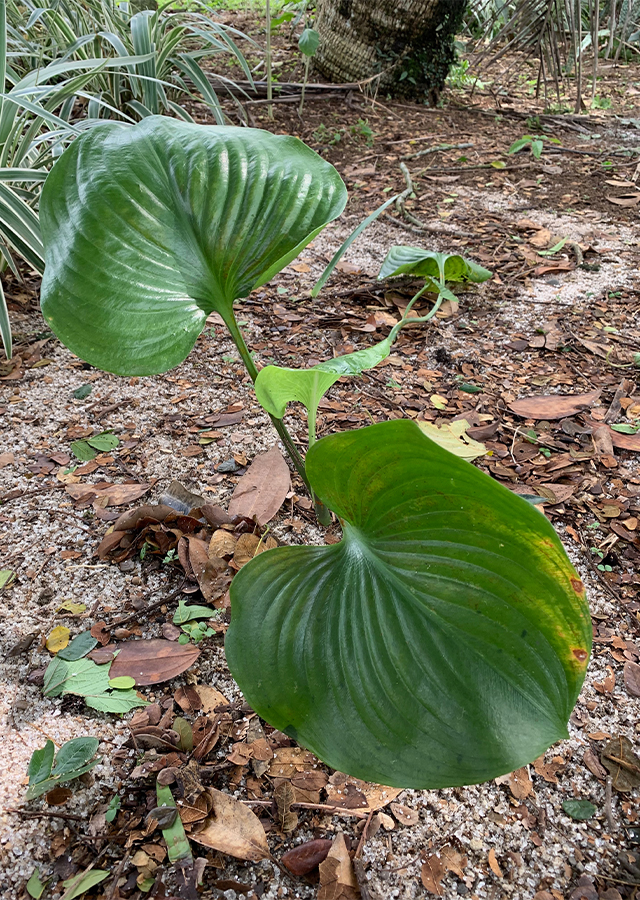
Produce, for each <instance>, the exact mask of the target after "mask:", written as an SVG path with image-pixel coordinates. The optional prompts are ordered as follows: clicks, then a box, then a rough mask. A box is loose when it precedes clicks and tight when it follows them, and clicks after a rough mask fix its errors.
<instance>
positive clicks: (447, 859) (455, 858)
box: [440, 845, 469, 878]
mask: <svg viewBox="0 0 640 900" xmlns="http://www.w3.org/2000/svg"><path fill="white" fill-rule="evenodd" d="M440 858H441V859H442V861H443V863H444V864H445V866H446V867H447V869H448V870H449V871H450V872H453V873H454V875H457V876H458V878H464V868H465V866H466V865H467V863H468V862H469V860H468V858H467V857H466V856H465V855H464V853H460V852H459V851H458V850H454V848H453V847H450V846H449V845H447V846H446V847H443V848H442V850H441V851H440Z"/></svg>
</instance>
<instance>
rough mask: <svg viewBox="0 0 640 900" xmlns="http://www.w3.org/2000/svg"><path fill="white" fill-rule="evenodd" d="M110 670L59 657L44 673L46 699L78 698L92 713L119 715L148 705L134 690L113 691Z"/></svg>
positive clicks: (89, 663)
mask: <svg viewBox="0 0 640 900" xmlns="http://www.w3.org/2000/svg"><path fill="white" fill-rule="evenodd" d="M109 669H110V666H108V665H103V666H99V665H97V664H96V663H94V662H93V660H91V659H78V660H75V661H71V662H68V661H66V660H63V659H60V657H56V658H55V659H52V660H51V662H50V663H49V665H48V666H47V669H46V671H45V673H44V684H43V691H44V695H45V697H59V696H60V695H62V694H79V695H80V696H81V697H84V701H85V703H86V704H87V706H90V707H91V708H92V709H97V710H100V712H112V713H120V714H122V713H126V712H129V710H131V709H134V708H135V707H136V706H147V705H148V704H147V701H146V700H143V699H142V698H140V697H138V695H137V693H136V691H134V690H110V686H109Z"/></svg>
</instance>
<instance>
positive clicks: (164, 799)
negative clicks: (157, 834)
mask: <svg viewBox="0 0 640 900" xmlns="http://www.w3.org/2000/svg"><path fill="white" fill-rule="evenodd" d="M156 793H157V796H158V807H160V808H161V807H163V806H174V807H175V805H176V801H175V800H174V799H173V794H172V793H171V788H170V787H167V786H166V785H161V784H156ZM162 837H163V838H164V839H165V843H166V845H167V853H168V856H169V862H172V863H175V862H177V861H178V860H179V859H192V854H191V847H190V846H189V841H188V839H187V835H186V834H185V830H184V827H183V825H182V821H181V819H180V816H176V817H175V819H174V820H173V823H172V824H171V825H169V826H168V827H167V828H163V829H162Z"/></svg>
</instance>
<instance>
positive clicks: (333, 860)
mask: <svg viewBox="0 0 640 900" xmlns="http://www.w3.org/2000/svg"><path fill="white" fill-rule="evenodd" d="M319 869H320V888H319V890H318V900H357V898H358V897H360V888H359V887H358V879H357V878H356V873H355V871H354V869H353V863H352V862H351V857H350V856H349V851H348V850H347V845H346V843H345V840H344V835H343V834H342V832H339V833H338V834H337V835H336V836H335V838H334V839H333V844H332V845H331V849H330V850H329V853H328V854H327V858H326V859H325V860H324V862H321V863H320V866H319Z"/></svg>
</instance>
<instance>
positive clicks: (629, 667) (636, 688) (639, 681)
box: [623, 662, 640, 697]
mask: <svg viewBox="0 0 640 900" xmlns="http://www.w3.org/2000/svg"><path fill="white" fill-rule="evenodd" d="M623 674H624V686H625V687H626V689H627V693H628V694H631V696H632V697H640V666H638V665H636V663H634V662H627V663H625V664H624V673H623Z"/></svg>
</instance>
